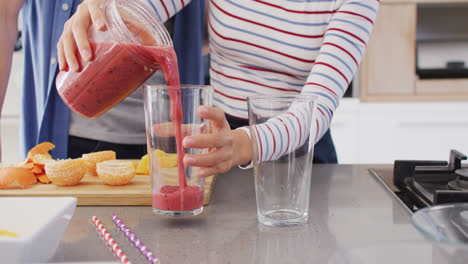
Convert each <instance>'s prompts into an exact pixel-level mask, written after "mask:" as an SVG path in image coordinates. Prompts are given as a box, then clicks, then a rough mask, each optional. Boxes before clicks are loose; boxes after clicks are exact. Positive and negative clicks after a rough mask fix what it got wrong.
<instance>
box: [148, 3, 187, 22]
mask: <svg viewBox="0 0 468 264" xmlns="http://www.w3.org/2000/svg"><path fill="white" fill-rule="evenodd" d="M190 1H191V0H146V1H145V2H144V3H145V4H147V5H148V6H150V7H151V8H152V9H153V10H154V11H155V13H156V15H157V16H158V18H159V20H160V21H161V22H166V21H167V20H168V19H169V18H171V17H172V16H173V15H175V14H176V13H177V12H179V11H180V10H181V9H182V8H184V7H185V6H186V5H188V4H189V3H190Z"/></svg>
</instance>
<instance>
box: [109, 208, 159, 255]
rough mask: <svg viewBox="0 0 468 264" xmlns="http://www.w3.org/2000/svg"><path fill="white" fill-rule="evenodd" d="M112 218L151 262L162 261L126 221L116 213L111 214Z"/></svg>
mask: <svg viewBox="0 0 468 264" xmlns="http://www.w3.org/2000/svg"><path fill="white" fill-rule="evenodd" d="M111 216H112V220H114V223H115V224H116V225H117V226H118V227H119V228H120V230H122V232H124V234H125V236H126V237H127V238H128V239H129V240H130V241H132V243H133V245H135V247H136V248H138V250H140V252H141V254H143V256H145V257H146V258H147V259H148V260H149V261H150V262H151V263H160V262H159V260H158V259H157V258H156V257H155V256H154V255H153V253H151V251H150V250H149V249H148V248H147V247H146V246H145V245H143V243H142V242H141V241H140V240H139V239H138V238H137V237H136V236H135V234H133V232H132V231H130V229H128V227H127V226H126V225H124V223H123V222H122V221H121V220H120V219H119V218H118V217H117V216H116V215H115V214H114V213H112V214H111Z"/></svg>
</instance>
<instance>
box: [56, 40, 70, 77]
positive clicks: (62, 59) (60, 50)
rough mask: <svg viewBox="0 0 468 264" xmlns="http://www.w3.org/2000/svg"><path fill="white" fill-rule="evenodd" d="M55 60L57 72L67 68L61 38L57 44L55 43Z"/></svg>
mask: <svg viewBox="0 0 468 264" xmlns="http://www.w3.org/2000/svg"><path fill="white" fill-rule="evenodd" d="M57 59H58V64H59V70H61V71H64V70H65V69H66V68H67V66H68V64H67V60H66V59H65V52H64V51H63V42H62V38H60V39H59V42H58V43H57Z"/></svg>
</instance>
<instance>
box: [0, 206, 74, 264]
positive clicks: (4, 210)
mask: <svg viewBox="0 0 468 264" xmlns="http://www.w3.org/2000/svg"><path fill="white" fill-rule="evenodd" d="M75 208H76V198H73V197H7V198H0V229H1V230H6V231H10V232H15V233H16V234H17V235H18V237H7V236H0V256H1V257H0V258H1V260H0V261H1V262H2V263H11V264H13V263H31V262H46V261H48V260H49V259H50V258H51V257H52V256H53V254H54V252H55V250H56V249H57V246H58V244H59V242H60V239H61V238H62V236H63V233H64V232H65V229H66V228H67V226H68V223H69V222H70V219H71V217H72V216H73V212H74V211H75Z"/></svg>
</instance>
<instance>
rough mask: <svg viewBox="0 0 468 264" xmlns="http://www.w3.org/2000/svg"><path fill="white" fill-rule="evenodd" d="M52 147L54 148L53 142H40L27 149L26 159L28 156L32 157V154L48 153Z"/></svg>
mask: <svg viewBox="0 0 468 264" xmlns="http://www.w3.org/2000/svg"><path fill="white" fill-rule="evenodd" d="M54 148H55V145H54V144H52V143H50V142H42V143H40V144H38V145H36V146H35V147H33V148H32V149H30V150H29V152H28V155H27V157H26V159H27V160H29V159H30V158H32V156H34V155H36V154H49V151H50V150H52V149H54ZM51 158H52V157H51Z"/></svg>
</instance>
